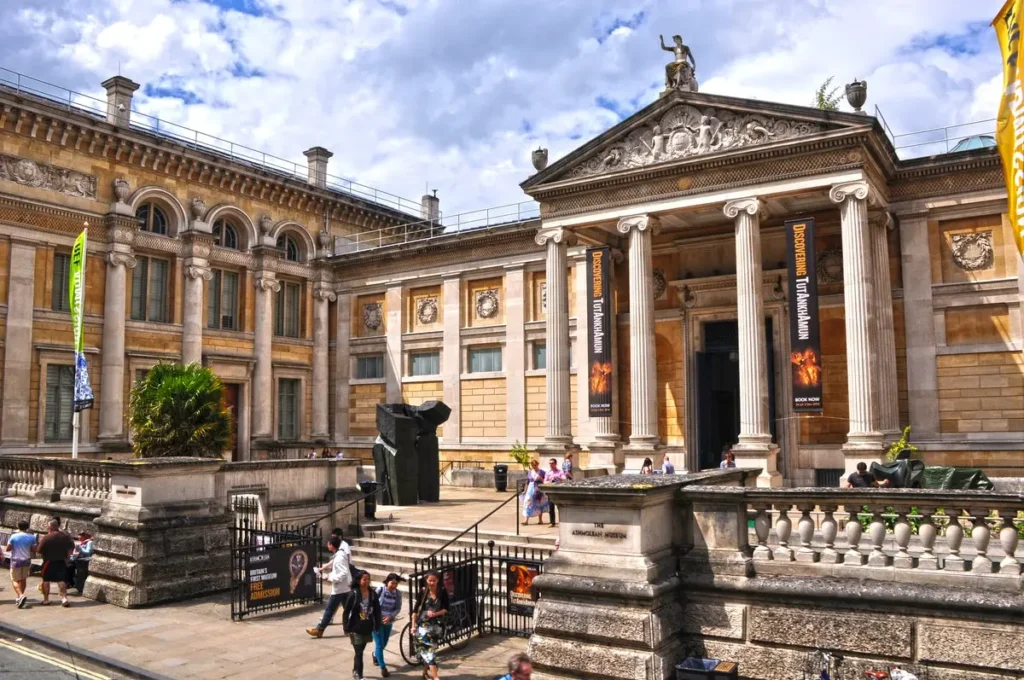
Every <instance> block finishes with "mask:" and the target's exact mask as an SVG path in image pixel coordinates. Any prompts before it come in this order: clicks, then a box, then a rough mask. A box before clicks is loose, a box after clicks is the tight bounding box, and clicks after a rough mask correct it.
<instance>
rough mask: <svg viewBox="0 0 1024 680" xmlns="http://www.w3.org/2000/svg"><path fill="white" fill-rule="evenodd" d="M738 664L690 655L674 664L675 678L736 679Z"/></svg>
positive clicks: (699, 679)
mask: <svg viewBox="0 0 1024 680" xmlns="http://www.w3.org/2000/svg"><path fill="white" fill-rule="evenodd" d="M739 672H740V668H739V664H737V663H735V662H733V661H721V660H719V659H702V658H700V657H696V656H690V657H687V658H686V659H684V660H683V662H682V663H680V664H678V665H677V666H676V680H736V679H737V678H739Z"/></svg>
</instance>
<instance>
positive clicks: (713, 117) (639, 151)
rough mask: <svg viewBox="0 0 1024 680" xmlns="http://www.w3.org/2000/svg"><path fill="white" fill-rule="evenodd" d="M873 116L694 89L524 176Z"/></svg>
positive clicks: (645, 162) (679, 154)
mask: <svg viewBox="0 0 1024 680" xmlns="http://www.w3.org/2000/svg"><path fill="white" fill-rule="evenodd" d="M872 122H873V119H870V118H868V117H866V116H862V115H859V114H846V113H838V112H831V111H828V112H826V111H819V110H818V109H812V108H806V107H799V106H785V105H778V104H769V103H765V102H755V101H750V100H743V99H735V98H731V97H716V96H709V95H702V94H696V93H687V94H685V95H677V96H673V97H672V98H671V99H670V100H667V101H666V100H661V101H658V102H655V103H654V104H652V105H651V106H648V107H647V108H646V109H644V110H642V111H639V112H637V113H636V114H635V115H633V116H632V117H630V118H628V119H626V120H624V121H623V122H622V123H620V124H619V125H617V126H615V127H614V128H612V129H610V130H608V131H607V132H605V133H604V134H602V135H600V136H599V137H598V138H596V139H594V140H592V141H591V142H590V143H588V144H586V145H584V146H583V147H581V148H579V149H577V150H576V151H574V152H572V153H570V154H569V155H567V156H566V157H564V158H562V159H561V160H560V161H558V162H557V163H555V164H554V165H552V166H551V167H549V168H547V169H546V170H544V171H542V172H540V173H538V174H537V175H534V176H533V177H531V178H530V179H529V180H527V181H526V182H525V183H524V184H523V187H524V188H525V189H529V188H531V187H536V186H539V185H543V184H549V183H552V182H561V181H571V180H578V179H587V178H591V177H597V176H601V175H608V174H612V173H619V172H624V171H629V170H633V169H637V168H645V167H648V166H653V165H660V164H664V163H673V162H678V161H683V160H687V159H691V158H698V157H701V156H708V155H711V154H718V153H722V152H729V151H738V150H743V149H748V148H751V147H757V146H763V145H768V144H778V143H780V142H783V143H784V142H788V141H793V140H797V139H800V138H807V137H814V136H816V135H819V134H822V133H825V132H828V131H830V130H834V129H839V128H853V127H862V126H870V125H871V124H872Z"/></svg>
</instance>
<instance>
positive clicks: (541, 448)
mask: <svg viewBox="0 0 1024 680" xmlns="http://www.w3.org/2000/svg"><path fill="white" fill-rule="evenodd" d="M579 448H580V447H579V446H577V445H576V444H574V443H573V441H572V437H546V438H545V439H544V443H543V444H539V445H538V446H537V453H539V454H541V455H544V456H564V455H565V454H566V453H568V452H569V451H578V450H579Z"/></svg>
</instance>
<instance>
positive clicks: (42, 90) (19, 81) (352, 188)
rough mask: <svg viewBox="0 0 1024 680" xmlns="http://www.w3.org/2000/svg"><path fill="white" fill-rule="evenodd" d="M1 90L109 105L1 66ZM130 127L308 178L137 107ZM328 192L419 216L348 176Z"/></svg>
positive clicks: (76, 105) (103, 109) (303, 170)
mask: <svg viewBox="0 0 1024 680" xmlns="http://www.w3.org/2000/svg"><path fill="white" fill-rule="evenodd" d="M0 88H7V89H10V90H14V91H15V92H16V93H18V94H21V93H25V94H30V95H34V96H36V97H41V98H43V99H46V100H48V101H50V102H52V103H54V104H57V105H60V106H62V107H65V108H66V109H67V110H68V111H78V112H80V113H86V114H89V115H92V116H97V117H100V118H105V117H106V114H107V102H106V101H104V100H102V99H98V98H96V97H93V96H91V95H87V94H83V93H81V92H75V91H74V90H70V89H68V88H65V87H61V86H60V85H54V84H53V83H48V82H46V81H45V80H39V79H38V78H33V77H32V76H29V75H25V74H23V73H19V72H17V71H12V70H11V69H7V68H4V67H2V66H0ZM128 127H129V128H134V129H137V130H144V131H147V132H150V133H152V134H155V135H159V136H161V137H168V138H171V139H174V140H176V141H178V142H181V143H183V144H186V145H189V146H193V147H197V148H201V149H204V150H207V151H211V152H214V153H219V154H223V155H225V156H227V157H228V159H229V160H232V161H236V162H245V163H251V164H254V165H257V166H260V167H262V168H264V169H267V170H272V171H275V172H280V173H284V174H288V175H290V176H292V177H295V178H298V179H303V180H305V179H306V178H307V177H308V166H307V165H304V164H300V163H296V162H295V161H290V160H288V159H285V158H281V157H279V156H274V155H273V154H269V153H267V152H265V151H260V150H259V149H254V148H252V147H249V146H245V145H244V144H238V143H236V142H232V141H230V140H227V139H223V138H221V137H217V136H216V135H211V134H207V133H205V132H201V131H199V130H194V129H192V128H189V127H186V126H184V125H179V124H178V123H173V122H171V121H167V120H163V119H160V118H157V117H156V116H150V115H148V114H145V113H142V112H141V111H139V110H138V109H136V108H134V107H133V108H132V110H131V119H130V123H129V126H128ZM326 178H327V186H328V188H329V189H332V190H334V191H337V192H339V193H345V194H349V195H351V196H356V197H358V198H362V199H364V200H368V201H373V202H374V203H379V204H380V205H387V206H392V207H394V208H396V209H398V210H399V211H402V212H412V213H413V214H416V213H419V211H420V204H419V202H417V201H412V200H409V199H407V198H403V197H401V196H399V195H397V194H393V193H391V192H388V191H383V190H381V189H377V188H375V187H371V186H367V185H365V184H360V183H358V182H355V181H353V180H351V179H348V178H346V177H339V176H337V175H326Z"/></svg>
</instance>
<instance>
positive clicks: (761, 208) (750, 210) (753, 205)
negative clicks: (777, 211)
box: [722, 197, 768, 220]
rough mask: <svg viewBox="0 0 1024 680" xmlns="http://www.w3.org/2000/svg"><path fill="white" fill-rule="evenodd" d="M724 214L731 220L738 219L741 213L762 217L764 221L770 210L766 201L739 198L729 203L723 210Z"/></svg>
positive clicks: (753, 198)
mask: <svg viewBox="0 0 1024 680" xmlns="http://www.w3.org/2000/svg"><path fill="white" fill-rule="evenodd" d="M722 212H723V213H725V216H726V217H728V218H729V219H731V220H734V219H736V217H737V216H738V215H739V214H740V213H741V212H745V213H747V214H748V215H760V216H761V218H762V219H763V218H766V217H767V216H768V209H767V208H766V206H765V204H764V201H762V200H761V199H760V198H757V197H750V198H737V199H734V200H732V201H729V202H727V203H726V204H725V207H723V208H722Z"/></svg>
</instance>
